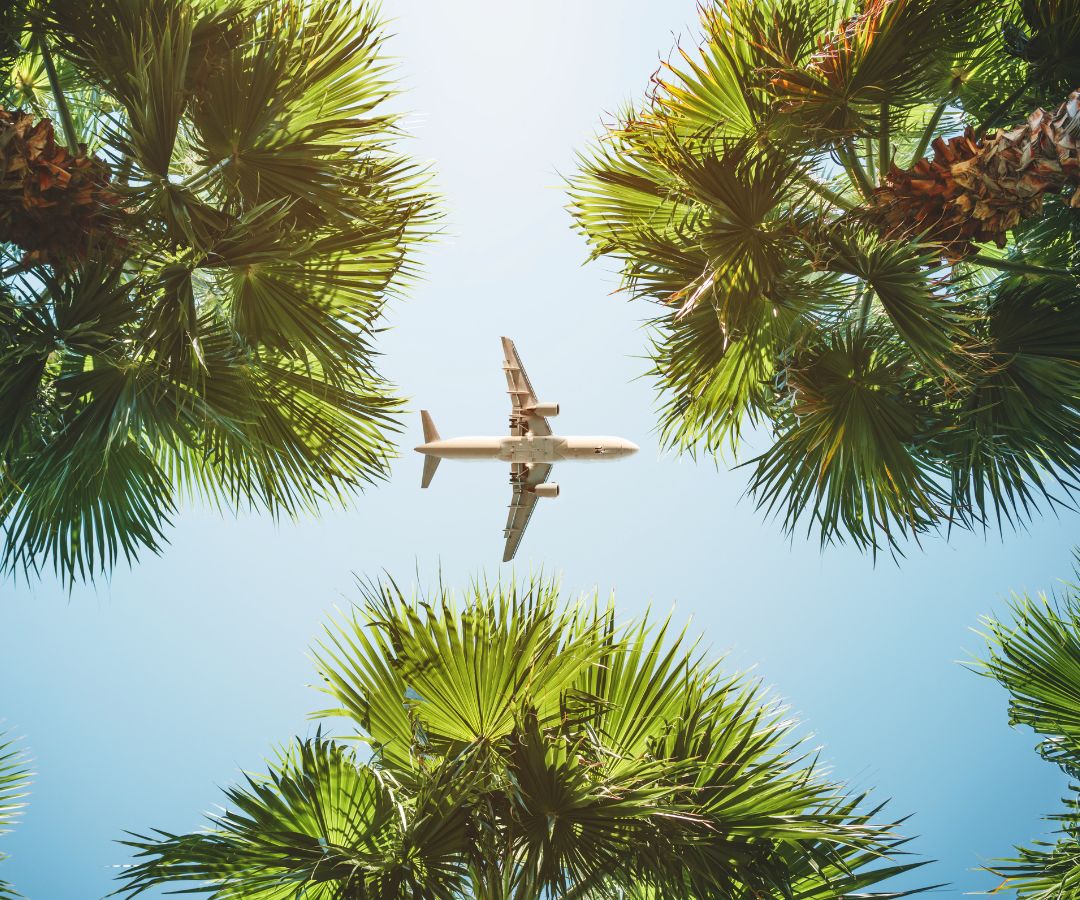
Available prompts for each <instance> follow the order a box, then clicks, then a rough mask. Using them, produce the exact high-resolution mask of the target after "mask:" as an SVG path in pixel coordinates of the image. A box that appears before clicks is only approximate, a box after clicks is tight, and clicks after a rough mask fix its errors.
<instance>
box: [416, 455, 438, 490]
mask: <svg viewBox="0 0 1080 900" xmlns="http://www.w3.org/2000/svg"><path fill="white" fill-rule="evenodd" d="M439 460H440V457H438V456H425V457H424V477H423V479H422V480H421V481H420V487H422V488H426V487H427V486H428V485H429V484H431V479H432V478H434V477H435V470H436V469H437V468H439Z"/></svg>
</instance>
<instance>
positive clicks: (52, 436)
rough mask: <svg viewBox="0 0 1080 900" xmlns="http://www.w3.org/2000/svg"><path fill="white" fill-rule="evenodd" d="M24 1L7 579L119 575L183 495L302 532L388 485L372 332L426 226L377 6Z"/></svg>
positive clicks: (11, 300)
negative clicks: (294, 523) (309, 513)
mask: <svg viewBox="0 0 1080 900" xmlns="http://www.w3.org/2000/svg"><path fill="white" fill-rule="evenodd" d="M5 9H6V10H8V11H7V12H5V13H4V16H6V17H7V18H6V19H3V20H0V24H2V26H3V27H0V45H3V46H8V47H10V46H11V45H12V40H13V39H17V46H16V50H17V51H18V56H17V58H16V59H15V60H14V62H13V65H12V68H11V77H10V78H5V79H4V80H3V81H2V82H0V332H2V342H0V472H2V476H3V477H2V478H0V481H2V484H3V487H0V520H2V521H3V523H4V528H5V541H4V549H3V555H2V557H0V569H2V570H7V571H9V572H20V571H22V572H26V573H31V572H35V571H37V570H39V569H41V568H42V567H43V566H51V567H53V568H54V569H55V570H56V572H57V573H58V574H59V576H60V577H61V578H62V579H64V580H66V581H68V582H70V581H71V580H72V579H75V578H83V577H93V575H94V574H95V573H97V572H108V571H110V570H111V569H112V568H113V566H114V565H115V564H116V563H117V562H118V560H119V559H120V557H121V556H122V557H124V558H126V559H127V560H128V561H129V562H130V561H131V560H132V559H134V558H135V557H136V555H137V554H138V553H139V552H140V550H142V549H145V548H149V549H150V550H153V551H157V550H158V549H159V547H160V545H161V543H162V541H163V539H164V529H165V527H166V525H167V524H168V521H169V519H170V517H171V515H172V514H173V512H174V510H175V508H176V503H177V498H178V496H179V495H181V494H184V495H197V496H200V497H202V498H204V499H206V500H209V501H210V502H213V503H217V504H224V505H225V506H227V507H230V508H257V509H263V510H267V511H269V512H270V513H272V514H274V515H279V514H282V513H284V514H288V515H293V514H297V513H299V512H302V511H306V510H316V509H318V508H321V507H322V506H324V505H325V504H326V503H331V502H333V503H336V502H342V501H344V500H345V499H347V498H348V497H350V496H352V495H353V494H354V493H355V492H356V491H357V490H358V489H359V488H361V487H363V486H364V485H365V484H367V483H370V482H372V481H374V480H377V479H380V478H382V477H384V476H385V475H386V474H387V461H388V457H389V456H390V455H391V454H392V453H393V449H394V448H393V443H392V437H393V433H394V431H395V430H396V428H397V424H396V418H395V412H396V410H397V409H398V407H399V401H398V400H397V399H396V398H395V397H394V395H393V392H392V390H391V388H390V386H389V385H388V384H387V383H386V382H385V381H384V380H383V379H382V378H380V376H379V375H378V373H377V372H376V370H375V366H374V358H375V356H376V351H375V347H374V339H375V336H376V334H377V332H378V331H379V329H380V325H379V322H380V316H381V314H382V312H383V309H384V306H385V304H386V302H387V300H388V298H390V297H391V296H393V295H394V294H395V293H396V292H397V291H398V290H399V289H400V286H401V285H402V283H403V281H404V280H405V279H406V278H407V276H408V274H409V272H410V269H411V264H410V263H409V259H410V257H409V255H408V254H409V251H410V250H411V249H412V248H413V247H414V246H415V245H416V243H417V242H418V241H419V240H421V239H423V238H424V237H425V235H427V234H429V233H430V230H431V219H432V213H431V199H430V197H429V196H428V194H427V193H426V191H425V189H424V181H425V177H426V176H425V175H424V173H423V172H422V171H421V170H420V169H418V167H417V166H416V164H414V163H413V162H411V161H410V160H409V159H407V158H405V157H403V156H402V155H401V154H400V153H399V151H398V150H397V149H395V142H396V140H397V137H398V131H397V126H396V124H395V117H394V115H393V114H391V113H390V112H388V111H387V110H386V108H385V103H386V98H387V97H388V95H389V94H390V93H391V86H390V85H389V83H388V82H387V80H386V78H387V66H386V63H385V62H384V61H383V58H382V40H383V39H382V36H381V29H380V25H379V21H378V18H377V12H376V10H375V8H374V5H373V4H371V3H368V2H362V3H360V4H359V5H357V4H355V3H353V2H351V0H271V2H262V0H259V2H256V0H194V2H193V0H87V2H85V3H68V2H63V0H55V2H53V0H33V2H30V3H29V4H25V3H24V4H22V6H21V7H20V6H19V5H18V4H15V5H13V6H6V7H5ZM20 11H21V12H22V13H23V14H22V15H20ZM5 35H6V36H7V37H6V44H5ZM2 53H3V51H2V50H0V55H2Z"/></svg>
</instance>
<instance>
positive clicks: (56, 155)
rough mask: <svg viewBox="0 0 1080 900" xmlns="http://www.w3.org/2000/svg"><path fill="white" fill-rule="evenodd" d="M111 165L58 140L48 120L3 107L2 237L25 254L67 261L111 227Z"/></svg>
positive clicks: (28, 257)
mask: <svg viewBox="0 0 1080 900" xmlns="http://www.w3.org/2000/svg"><path fill="white" fill-rule="evenodd" d="M110 175H111V172H110V169H109V166H108V165H107V164H106V163H105V162H103V161H102V160H100V159H98V158H97V157H94V156H89V155H87V153H86V148H85V147H80V148H79V152H78V153H77V154H72V153H71V152H70V151H69V150H68V149H67V148H65V147H64V146H62V145H61V144H59V143H57V141H56V135H55V133H54V130H53V124H52V122H51V121H49V120H48V119H41V120H40V121H38V122H36V123H35V122H34V118H33V116H31V115H30V114H29V113H25V112H22V111H19V110H14V111H10V112H9V111H7V110H4V109H0V242H2V243H10V244H14V245H16V246H17V247H19V248H21V249H22V250H23V251H25V259H26V260H28V261H32V262H37V263H50V264H52V265H54V266H64V265H66V264H67V263H68V262H70V261H73V260H76V259H81V258H83V257H85V256H86V254H87V252H88V250H89V247H90V246H91V244H92V243H93V241H94V240H95V238H96V237H97V236H98V235H99V234H101V233H107V232H110V231H111V228H112V221H113V218H112V215H111V213H112V212H113V211H114V210H115V207H116V203H117V199H116V196H115V195H114V194H113V193H112V192H111V191H110V190H109V179H110Z"/></svg>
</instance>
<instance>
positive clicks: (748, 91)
mask: <svg viewBox="0 0 1080 900" xmlns="http://www.w3.org/2000/svg"><path fill="white" fill-rule="evenodd" d="M1019 6H1022V10H1021V9H1020V8H1017V9H1012V10H1010V11H1007V12H1006V15H1007V16H1009V17H1012V18H1010V19H1009V21H1010V22H1013V20H1014V19H1015V20H1016V21H1019V19H1021V18H1022V19H1024V21H1025V22H1026V25H1025V26H1024V27H1026V28H1028V29H1029V31H1027V32H1025V34H1027V35H1028V36H1029V37H1030V42H1029V43H1028V44H1024V45H1023V46H1022V47H1021V46H1020V45H1019V44H1016V41H1019V40H1020V37H1017V36H1016V35H1015V34H1013V37H1012V38H1010V37H1009V35H1010V34H1012V32H1010V30H1009V28H1006V29H1005V31H1004V32H1002V31H1001V29H1000V28H999V27H998V25H999V22H1000V19H999V18H997V16H998V13H997V12H996V11H994V10H992V9H991V8H990V7H989V6H988V5H986V4H984V3H982V2H977V3H971V2H967V0H957V2H953V0H945V2H941V0H864V2H851V3H840V4H835V3H833V4H829V3H821V2H817V0H769V2H764V3H759V2H751V0H713V2H711V3H709V4H706V6H705V8H704V10H703V13H702V20H701V21H702V30H703V34H702V37H701V42H700V43H701V49H700V53H699V54H695V53H693V52H690V51H680V53H679V57H678V58H676V59H675V60H674V61H673V62H672V64H671V65H670V66H668V67H667V68H666V70H665V71H664V73H663V75H662V76H661V77H659V78H658V79H657V80H656V82H655V84H654V88H653V90H652V91H651V92H650V94H649V95H648V96H647V97H646V99H645V100H644V102H643V103H642V104H640V106H639V107H635V108H631V109H628V110H626V111H625V112H624V113H623V114H622V115H621V117H620V118H619V120H618V121H616V122H615V123H614V124H613V125H612V126H611V127H610V128H609V129H608V131H607V133H606V134H605V135H604V136H603V138H602V139H601V141H600V142H598V146H597V149H595V150H594V151H593V152H592V153H588V154H583V155H582V156H581V157H580V159H581V166H580V174H579V175H578V176H577V177H576V178H574V179H572V181H571V183H570V197H571V211H572V212H573V214H574V217H575V220H576V223H577V226H578V228H579V229H580V230H581V231H582V233H583V234H584V235H585V237H586V239H587V241H588V243H589V246H590V250H591V254H592V256H593V257H600V256H609V257H612V258H614V259H615V260H616V261H617V263H618V265H619V267H620V269H621V275H622V285H623V287H624V289H625V290H626V291H627V292H628V294H629V295H630V296H631V297H632V298H634V299H645V300H649V301H651V302H653V303H659V304H662V305H663V310H662V311H661V312H660V313H659V314H658V315H656V316H655V318H653V320H652V325H653V328H652V329H651V335H650V336H651V340H652V346H651V357H652V367H651V374H652V375H653V376H654V377H655V379H656V382H657V385H658V393H659V403H658V406H659V431H660V434H661V436H662V439H663V440H664V442H665V443H666V444H668V445H669V446H672V447H674V448H676V449H677V450H679V451H683V452H689V453H696V452H698V451H704V452H706V453H709V454H718V453H721V452H723V451H725V450H728V449H730V450H731V451H732V453H733V455H734V456H735V457H736V458H737V457H738V455H739V452H740V450H741V449H742V438H743V434H744V429H745V427H746V426H748V425H749V426H754V427H755V428H756V429H758V430H760V429H761V427H762V426H766V427H769V428H771V430H772V432H773V436H774V444H773V446H772V448H771V449H769V450H767V451H766V452H765V453H763V454H760V455H759V456H758V457H757V458H755V459H754V460H752V466H753V468H752V470H751V471H752V473H753V474H752V476H751V483H750V492H751V493H752V494H754V495H755V496H756V497H757V499H758V502H759V504H760V506H761V507H763V509H764V510H766V511H767V512H774V513H777V514H778V515H779V519H780V521H781V522H782V523H783V525H784V527H785V528H786V529H787V530H789V531H791V530H793V529H794V528H795V527H796V523H800V524H802V523H805V525H806V526H807V529H808V531H810V532H814V531H816V532H817V533H818V536H819V538H820V539H821V541H822V543H823V544H826V543H830V542H832V541H834V540H837V541H839V540H844V539H852V540H853V541H854V542H855V543H856V544H858V545H859V546H860V547H863V548H866V549H871V550H872V551H876V550H877V549H881V548H884V547H889V548H890V550H891V551H892V552H893V554H894V556H895V555H898V554H902V553H903V549H902V546H903V544H904V543H905V542H906V541H909V540H911V539H915V540H918V539H919V537H920V536H921V535H922V534H924V533H925V532H926V531H927V530H929V529H932V528H934V527H935V526H936V525H938V524H940V523H943V522H948V523H949V525H950V527H951V526H952V525H957V526H960V527H979V526H982V525H984V524H985V523H987V522H989V521H991V520H993V519H996V521H997V522H998V524H999V526H1000V525H1003V524H1006V523H1019V522H1022V521H1024V520H1025V519H1026V518H1028V517H1029V516H1030V515H1031V514H1032V513H1033V512H1034V510H1035V509H1036V508H1037V507H1038V506H1039V505H1044V506H1045V505H1054V504H1058V503H1067V502H1069V498H1070V497H1071V495H1072V493H1073V491H1074V489H1075V487H1076V485H1077V475H1078V473H1080V460H1078V459H1077V458H1076V456H1075V441H1074V440H1073V439H1072V433H1073V432H1074V431H1075V426H1074V425H1073V424H1071V416H1072V415H1073V412H1074V410H1073V406H1072V404H1071V401H1070V400H1068V399H1066V396H1067V395H1068V394H1069V392H1070V391H1072V392H1074V393H1075V385H1073V384H1072V382H1071V380H1070V378H1071V375H1070V372H1071V371H1072V368H1074V367H1073V366H1072V363H1071V362H1068V361H1069V360H1071V358H1072V356H1073V355H1074V354H1073V350H1072V349H1071V347H1070V346H1067V345H1068V341H1069V340H1070V339H1071V338H1072V332H1071V329H1070V320H1069V314H1068V312H1067V311H1066V306H1067V305H1068V302H1066V300H1065V295H1066V294H1067V293H1069V292H1070V291H1071V287H1070V285H1071V284H1075V281H1076V274H1075V273H1076V269H1077V258H1076V253H1075V245H1076V240H1075V235H1076V233H1077V232H1076V229H1075V226H1076V223H1075V222H1074V221H1073V219H1074V218H1075V215H1074V211H1072V210H1068V209H1066V208H1065V204H1064V203H1061V202H1060V201H1059V200H1057V199H1055V198H1053V197H1050V198H1048V200H1047V202H1046V206H1045V214H1044V216H1043V217H1042V218H1039V217H1038V216H1034V215H1033V216H1031V218H1030V219H1029V220H1028V221H1026V222H1021V223H1020V225H1018V227H1017V228H1016V229H1015V230H1014V232H1013V234H1012V235H1011V236H1010V238H1009V240H1008V241H1006V244H1007V246H1005V247H1004V248H1002V249H1003V250H1004V252H1000V251H999V250H991V251H988V252H986V253H975V251H972V252H971V253H970V254H967V256H966V257H965V256H964V254H963V253H959V252H958V251H957V252H954V251H955V248H952V249H950V248H949V247H945V246H944V245H943V244H941V242H940V241H939V242H938V243H936V244H933V243H926V244H923V243H920V242H919V241H920V239H919V237H918V236H919V235H921V234H926V233H927V232H926V229H928V228H930V229H932V227H933V225H934V222H935V221H936V219H935V218H934V217H935V215H938V212H939V211H940V209H943V208H945V207H941V206H940V205H935V204H939V201H940V199H941V197H943V196H945V195H946V194H947V193H948V191H949V189H950V188H949V179H950V178H955V179H957V182H956V183H957V184H959V180H960V179H962V177H963V176H962V172H963V171H967V170H966V169H965V168H964V167H965V166H968V167H970V165H972V163H971V162H970V161H966V162H965V161H964V160H961V159H960V158H959V157H957V159H956V160H955V161H954V162H955V164H956V166H957V168H956V169H955V172H954V171H953V169H952V168H951V167H950V164H947V163H946V162H942V161H941V159H938V158H937V157H935V159H936V161H935V162H933V163H925V164H924V163H922V162H921V161H922V160H923V158H924V157H925V156H926V154H927V152H928V148H929V147H930V144H931V142H932V141H934V140H935V139H936V138H944V137H948V136H950V135H951V134H955V133H956V132H957V131H962V130H963V129H964V128H965V127H968V126H970V127H971V128H972V129H973V130H974V132H975V133H976V134H978V133H981V131H982V130H985V129H987V128H992V127H993V126H994V125H995V124H999V123H1000V124H1004V123H1006V122H1008V121H1012V120H1017V121H1018V120H1021V119H1022V118H1026V116H1027V115H1028V113H1029V112H1030V104H1032V103H1035V102H1045V101H1041V99H1040V95H1039V93H1038V89H1037V82H1038V81H1039V79H1040V78H1042V77H1043V76H1042V75H1040V74H1039V73H1040V72H1041V71H1042V70H1041V69H1039V66H1040V65H1042V64H1043V63H1042V62H1040V61H1039V60H1041V59H1043V57H1041V56H1039V54H1041V53H1043V52H1044V51H1045V53H1046V54H1047V56H1046V57H1045V59H1046V60H1049V59H1051V58H1052V59H1053V60H1054V62H1053V64H1052V65H1051V64H1050V63H1049V62H1048V63H1047V65H1048V66H1050V68H1055V67H1056V68H1055V71H1060V72H1064V71H1066V70H1067V67H1068V62H1067V60H1066V56H1067V54H1066V53H1065V45H1064V41H1065V37H1064V36H1065V35H1067V34H1069V33H1071V32H1070V28H1071V23H1065V22H1064V21H1063V19H1064V17H1066V16H1067V15H1068V10H1069V9H1071V8H1072V7H1071V6H1070V4H1069V3H1056V2H1055V3H1045V4H1042V3H1038V4H1020V5H1019ZM1021 12H1022V15H1020V14H1021ZM1013 24H1015V23H1013ZM1010 27H1013V25H1010ZM1015 27H1016V28H1019V27H1020V26H1019V25H1016V26H1015ZM1051 31H1053V37H1050V36H1049V34H1050V32H1051ZM1036 32H1037V33H1039V34H1042V35H1043V37H1044V38H1045V41H1044V43H1042V44H1040V43H1039V40H1042V38H1039V39H1036V38H1035V37H1033V36H1032V35H1034V34H1036ZM1014 38H1015V40H1014ZM1010 40H1012V41H1013V45H1008V42H1009V41H1010ZM1021 43H1023V41H1021ZM1007 45H1008V46H1007ZM1054 48H1056V49H1054ZM1010 54H1011V55H1010ZM1024 54H1027V56H1025V55H1024ZM1028 57H1030V59H1029V58H1028ZM1036 57H1038V59H1037V58H1036ZM1047 71H1049V70H1047ZM1053 100H1054V102H1055V103H1057V102H1059V100H1058V99H1057V97H1055V98H1053ZM1024 104H1029V105H1024ZM972 140H973V141H974V140H975V138H972ZM945 146H946V150H948V146H949V145H945ZM971 146H975V144H972V145H971ZM954 149H955V148H954ZM968 149H969V150H970V148H968ZM949 152H952V151H949ZM957 152H959V151H957ZM965 152H967V151H965ZM916 163H918V164H919V165H920V166H922V168H919V167H918V166H916V165H915V164H916ZM927 167H929V168H927ZM935 167H936V168H935ZM909 169H910V171H909ZM934 173H936V174H934ZM885 179H887V180H888V184H890V185H893V186H895V185H897V184H900V183H901V182H902V183H903V185H904V188H903V191H901V192H900V193H896V192H893V193H892V194H889V193H888V192H886V193H882V190H883V189H881V188H880V185H881V184H883V183H884V180H885ZM905 179H909V180H905ZM890 190H891V188H890ZM905 191H906V192H907V193H904V192H905ZM890 196H891V197H893V198H894V200H893V201H888V203H889V205H888V207H886V205H885V204H886V202H887V200H886V199H883V198H887V197H890ZM950 196H951V195H950ZM941 202H945V201H941ZM948 202H950V203H951V202H952V201H951V200H950V201H948ZM957 203H958V204H959V201H957ZM962 206H963V204H959V205H957V206H955V207H952V206H949V207H948V209H950V210H952V213H954V214H956V215H955V217H956V220H957V221H956V222H955V223H953V224H955V227H956V228H962V225H963V223H962V221H961V219H962V216H963V215H965V214H966V215H968V216H971V217H973V218H975V219H979V218H980V217H985V216H987V215H990V212H989V211H988V209H983V208H982V207H978V208H977V204H976V203H975V201H974V200H972V201H971V203H970V204H968V206H966V207H963V208H961V207H962ZM969 207H970V208H969ZM965 210H966V212H965ZM995 214H1002V215H1004V214H1005V211H1004V210H998V213H995ZM897 215H900V216H902V217H906V218H905V220H904V222H901V223H900V224H897V223H896V222H893V224H892V225H890V226H888V227H886V225H884V224H883V222H885V221H886V220H890V221H891V219H890V216H891V217H892V218H893V219H895V218H896V216H897ZM907 219H910V220H911V221H907ZM1010 221H1011V219H1010ZM905 222H906V225H907V227H906V228H905V227H901V225H903V224H905ZM893 226H895V227H893ZM960 257H963V258H960ZM1001 271H1005V272H1008V273H1023V274H1024V276H1025V277H1026V278H1029V279H1032V278H1040V277H1041V278H1042V279H1043V280H1042V282H1040V283H1041V284H1042V285H1043V286H1044V287H1040V288H1039V289H1038V290H1044V289H1045V290H1046V291H1047V293H1046V298H1047V306H1046V308H1045V309H1042V308H1040V310H1039V312H1038V314H1037V316H1036V317H1035V321H1037V322H1039V323H1041V324H1039V325H1037V326H1036V325H1035V324H1034V323H1033V324H1032V325H1031V326H1030V327H1031V329H1036V328H1038V329H1042V328H1043V327H1047V328H1049V322H1050V318H1049V317H1050V316H1051V312H1050V309H1051V308H1053V309H1054V310H1055V312H1054V313H1053V315H1054V316H1055V317H1056V327H1058V328H1060V329H1062V333H1063V334H1064V335H1066V337H1065V338H1064V339H1063V340H1062V341H1060V342H1059V343H1058V346H1057V347H1055V348H1054V349H1053V351H1052V352H1051V353H1050V354H1044V353H1043V352H1042V351H1041V350H1040V348H1039V347H1038V343H1039V338H1038V337H1036V336H1035V335H1034V333H1031V334H1024V335H1023V336H1022V338H1021V336H1020V335H1019V334H1017V335H1016V337H1017V338H1021V339H1022V340H1023V342H1024V345H1025V347H1027V346H1029V345H1030V346H1031V347H1032V350H1031V352H1030V353H1028V352H1026V351H1024V352H1021V353H1014V352H1013V351H1012V350H1005V349H1003V348H1004V347H1005V346H1010V347H1013V346H1015V345H1016V341H1015V340H1013V338H1012V337H1006V335H1005V330H1011V329H1013V328H1015V327H1018V324H1019V322H1020V321H1021V319H1022V318H1023V316H1022V315H1021V314H1019V313H1017V316H1016V318H1010V316H1011V313H1010V312H1008V311H1009V310H1011V309H1014V308H1015V309H1019V308H1021V307H1025V308H1028V309H1033V308H1034V306H1033V304H1034V301H1033V300H1032V301H1030V302H1029V301H1023V302H1021V303H1020V304H1018V305H1017V306H1012V305H1010V303H1009V302H1008V298H1006V297H1003V298H1002V299H1003V300H1004V301H1005V302H998V299H997V296H996V295H997V294H998V293H999V292H1002V291H1006V292H1007V291H1012V290H1013V289H1012V288H1005V287H1003V286H1002V285H1003V284H1004V282H1003V281H1002V280H1000V279H999V278H998V276H999V274H1000V272H1001ZM1032 290H1033V291H1034V290H1035V288H1034V287H1033V288H1032ZM1069 302H1071V301H1069ZM1025 327H1027V326H1025ZM1046 333H1049V332H1046ZM995 347H1001V348H1002V349H997V350H996V349H995ZM886 360H887V362H886ZM834 364H835V365H834ZM830 369H833V371H831V372H830V371H829V370H830ZM1026 401H1033V402H1030V403H1026ZM1025 418H1026V419H1028V420H1029V422H1028V423H1024V421H1023V420H1024V419H1025Z"/></svg>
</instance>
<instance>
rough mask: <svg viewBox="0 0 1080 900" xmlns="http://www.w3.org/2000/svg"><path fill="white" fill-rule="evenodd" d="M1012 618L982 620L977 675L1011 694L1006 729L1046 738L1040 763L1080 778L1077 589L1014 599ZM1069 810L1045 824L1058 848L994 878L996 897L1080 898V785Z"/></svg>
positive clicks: (1045, 848)
mask: <svg viewBox="0 0 1080 900" xmlns="http://www.w3.org/2000/svg"><path fill="white" fill-rule="evenodd" d="M1077 560H1078V563H1080V555H1078V557H1077ZM1077 574H1078V575H1080V568H1078V569H1077ZM1009 611H1010V613H1011V615H1010V617H1009V619H1010V620H1011V621H1003V620H1000V619H996V618H992V617H988V618H986V619H984V620H983V625H984V627H985V628H986V634H985V637H986V639H987V643H988V645H989V650H990V654H989V658H988V659H987V660H986V661H985V662H982V663H981V664H980V666H979V668H980V669H981V670H982V671H983V672H984V673H985V674H987V675H989V676H991V677H993V678H995V679H997V681H998V682H999V683H1000V684H1001V685H1002V686H1003V687H1004V688H1005V689H1006V690H1007V691H1008V692H1009V694H1010V699H1009V724H1010V725H1026V726H1027V727H1029V728H1031V729H1033V730H1034V731H1035V732H1037V733H1038V734H1040V735H1042V736H1043V741H1042V743H1041V744H1040V745H1039V751H1040V753H1041V754H1042V756H1043V758H1044V759H1047V760H1049V761H1050V762H1052V763H1055V764H1057V765H1058V766H1060V767H1061V769H1062V770H1063V771H1064V772H1065V773H1066V774H1067V775H1068V776H1069V777H1070V778H1074V779H1075V778H1080V584H1073V585H1069V586H1068V587H1067V588H1066V590H1065V591H1064V592H1062V593H1061V594H1060V595H1059V596H1056V597H1050V598H1048V597H1046V596H1044V595H1040V596H1039V597H1037V598H1034V599H1033V598H1031V597H1028V596H1019V597H1016V598H1014V600H1013V603H1012V604H1011V606H1010V610H1009ZM1064 803H1065V808H1064V809H1063V810H1062V811H1060V812H1058V813H1055V814H1054V815H1052V816H1049V817H1048V818H1049V820H1050V821H1052V822H1054V823H1056V832H1057V834H1056V837H1055V839H1054V840H1050V841H1036V842H1034V843H1033V844H1032V845H1030V846H1027V847H1020V848H1018V851H1017V856H1016V857H1015V858H1013V859H1008V860H1003V861H1002V862H1001V863H999V864H998V865H996V866H994V867H992V868H991V869H990V870H989V871H990V872H992V873H993V874H995V875H998V876H1000V877H1002V878H1003V879H1004V881H1003V882H1002V885H1001V887H1000V888H999V890H1002V891H1004V890H1012V891H1015V892H1016V896H1017V897H1019V898H1021V900H1050V898H1067V897H1076V896H1080V785H1077V784H1070V786H1069V796H1068V797H1067V798H1066V799H1065V801H1064Z"/></svg>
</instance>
